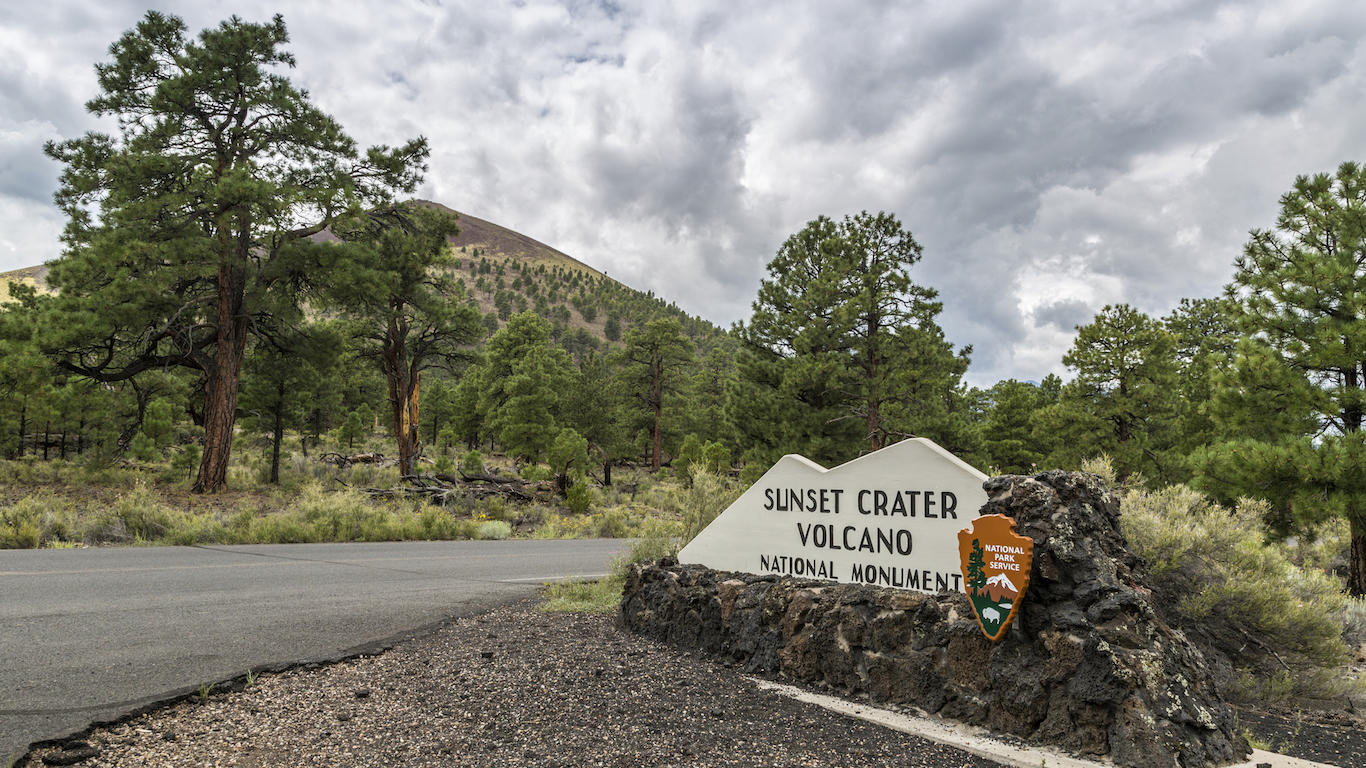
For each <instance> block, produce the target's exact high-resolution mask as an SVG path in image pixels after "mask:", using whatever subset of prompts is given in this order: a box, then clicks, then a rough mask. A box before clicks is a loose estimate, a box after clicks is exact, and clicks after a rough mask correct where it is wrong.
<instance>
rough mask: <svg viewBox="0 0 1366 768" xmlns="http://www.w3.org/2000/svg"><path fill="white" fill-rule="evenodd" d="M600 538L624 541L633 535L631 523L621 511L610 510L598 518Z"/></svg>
mask: <svg viewBox="0 0 1366 768" xmlns="http://www.w3.org/2000/svg"><path fill="white" fill-rule="evenodd" d="M597 534H598V538H601V539H624V538H626V537H627V536H630V535H631V522H630V520H629V519H627V517H626V513H625V512H623V511H621V510H620V509H610V510H608V511H606V512H604V513H602V516H601V517H599V518H598V530H597Z"/></svg>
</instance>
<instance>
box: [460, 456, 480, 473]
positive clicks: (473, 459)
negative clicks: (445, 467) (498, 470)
mask: <svg viewBox="0 0 1366 768" xmlns="http://www.w3.org/2000/svg"><path fill="white" fill-rule="evenodd" d="M460 469H462V470H464V472H465V474H469V475H478V474H482V473H483V471H484V456H483V454H481V453H479V451H470V452H469V453H467V454H465V457H464V458H463V459H461V460H460Z"/></svg>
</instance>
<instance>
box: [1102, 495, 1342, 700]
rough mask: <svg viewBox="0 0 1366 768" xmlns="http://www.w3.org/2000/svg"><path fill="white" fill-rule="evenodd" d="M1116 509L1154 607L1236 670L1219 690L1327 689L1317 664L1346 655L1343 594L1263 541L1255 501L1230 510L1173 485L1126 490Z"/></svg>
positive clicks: (1270, 693) (1279, 692)
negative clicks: (1147, 579) (1143, 565)
mask: <svg viewBox="0 0 1366 768" xmlns="http://www.w3.org/2000/svg"><path fill="white" fill-rule="evenodd" d="M1122 509H1123V512H1124V514H1123V516H1122V517H1121V521H1122V524H1123V527H1124V533H1125V536H1126V537H1127V538H1128V540H1129V544H1130V546H1131V547H1132V548H1133V549H1134V551H1135V552H1137V553H1138V554H1139V555H1140V556H1141V557H1142V558H1143V559H1144V560H1145V561H1146V562H1147V564H1148V567H1149V569H1150V574H1151V576H1152V583H1153V586H1154V592H1155V595H1154V597H1155V599H1154V604H1155V605H1156V606H1157V607H1158V609H1159V611H1162V612H1163V613H1164V617H1165V618H1166V619H1167V620H1168V621H1169V622H1171V623H1173V624H1175V625H1177V626H1178V627H1180V628H1181V629H1183V630H1185V631H1186V633H1187V634H1188V635H1189V636H1191V637H1192V639H1194V640H1195V641H1196V642H1197V643H1199V644H1201V645H1203V646H1204V647H1205V648H1207V649H1209V650H1212V651H1213V652H1214V653H1216V654H1217V655H1219V656H1222V657H1224V658H1226V659H1228V660H1229V662H1230V663H1231V664H1232V665H1233V667H1234V668H1235V669H1237V670H1239V671H1240V672H1241V673H1242V674H1241V677H1240V679H1241V681H1242V682H1241V683H1240V682H1239V680H1233V681H1226V682H1227V683H1229V685H1228V686H1227V691H1226V692H1228V693H1231V694H1234V695H1243V696H1253V697H1275V696H1283V695H1287V694H1291V693H1293V694H1296V695H1323V694H1325V693H1327V692H1328V691H1325V690H1324V689H1323V686H1324V685H1325V681H1326V680H1327V679H1328V677H1327V676H1325V674H1324V671H1325V670H1326V669H1328V668H1333V667H1337V666H1338V665H1340V664H1342V663H1344V662H1345V661H1346V660H1347V658H1348V650H1347V647H1346V645H1345V644H1344V643H1343V616H1344V613H1345V611H1346V610H1347V608H1348V600H1347V598H1346V597H1345V596H1344V595H1343V594H1342V586H1341V584H1339V583H1338V581H1337V580H1336V579H1335V578H1334V577H1332V576H1330V575H1328V574H1327V573H1324V572H1323V571H1319V570H1315V569H1302V568H1299V567H1297V566H1296V565H1295V564H1294V563H1293V562H1292V561H1291V558H1290V556H1289V554H1288V553H1287V551H1285V550H1284V549H1283V548H1281V547H1280V546H1278V545H1276V544H1271V543H1268V542H1267V541H1266V538H1265V537H1264V535H1263V528H1262V522H1261V521H1262V516H1263V514H1264V513H1265V511H1266V510H1265V505H1264V503H1263V502H1255V501H1249V500H1244V501H1243V502H1241V503H1240V504H1239V505H1238V508H1237V509H1236V510H1234V511H1232V512H1230V511H1228V510H1226V509H1224V508H1222V507H1220V506H1218V505H1216V504H1213V503H1212V502H1210V501H1209V500H1208V499H1207V498H1205V497H1204V496H1203V495H1201V494H1200V493H1198V492H1196V491H1193V490H1191V489H1190V488H1187V487H1185V486H1180V485H1178V486H1171V487H1167V488H1163V489H1161V490H1156V491H1148V490H1144V489H1142V488H1134V489H1133V490H1130V491H1129V492H1128V493H1126V494H1125V495H1124V497H1123V500H1122ZM1282 673H1284V675H1282ZM1248 681H1263V682H1262V683H1261V684H1255V685H1254V684H1251V683H1249V682H1248Z"/></svg>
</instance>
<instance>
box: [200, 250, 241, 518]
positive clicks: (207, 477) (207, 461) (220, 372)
mask: <svg viewBox="0 0 1366 768" xmlns="http://www.w3.org/2000/svg"><path fill="white" fill-rule="evenodd" d="M245 279H246V277H245V273H244V272H243V270H242V269H240V268H238V269H233V268H231V267H230V266H228V265H227V264H224V265H223V266H221V267H220V268H219V270H218V286H219V287H218V318H219V323H218V339H217V344H216V345H215V349H214V361H213V366H212V368H213V370H211V371H207V373H208V382H207V383H206V384H205V388H204V456H203V458H202V459H200V462H199V477H198V478H196V479H195V483H194V487H193V488H192V489H191V491H192V492H194V493H217V492H218V491H220V490H222V489H223V486H225V485H227V482H228V461H229V459H231V457H232V440H233V437H234V434H233V431H234V427H235V426H236V425H237V392H238V388H239V387H240V386H241V383H242V358H243V356H244V355H245V352H246V347H247V318H246V316H245V315H243V314H242V304H243V299H244V296H245V293H246V290H245V288H246V287H245V285H244V283H245Z"/></svg>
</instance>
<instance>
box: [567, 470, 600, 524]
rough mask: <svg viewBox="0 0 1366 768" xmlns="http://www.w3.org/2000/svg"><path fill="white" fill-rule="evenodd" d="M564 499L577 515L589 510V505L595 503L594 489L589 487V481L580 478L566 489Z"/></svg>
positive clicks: (571, 510) (570, 509)
mask: <svg viewBox="0 0 1366 768" xmlns="http://www.w3.org/2000/svg"><path fill="white" fill-rule="evenodd" d="M564 500H565V503H566V504H567V505H569V511H570V512H573V513H574V514H576V515H582V514H584V513H585V512H587V511H588V507H589V505H590V504H592V503H593V491H592V490H591V489H589V487H588V481H587V480H585V479H583V478H579V481H578V482H576V483H574V484H573V485H572V486H570V487H569V490H567V491H565V494H564Z"/></svg>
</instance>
